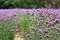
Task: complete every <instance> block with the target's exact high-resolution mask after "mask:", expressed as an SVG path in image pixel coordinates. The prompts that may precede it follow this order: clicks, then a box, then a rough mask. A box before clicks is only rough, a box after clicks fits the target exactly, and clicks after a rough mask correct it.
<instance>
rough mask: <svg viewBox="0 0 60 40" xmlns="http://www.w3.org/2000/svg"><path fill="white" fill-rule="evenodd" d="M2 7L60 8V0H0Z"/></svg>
mask: <svg viewBox="0 0 60 40" xmlns="http://www.w3.org/2000/svg"><path fill="white" fill-rule="evenodd" d="M0 5H1V6H0V8H40V7H47V8H48V7H49V8H51V7H52V8H58V7H59V6H60V1H59V0H0Z"/></svg>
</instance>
